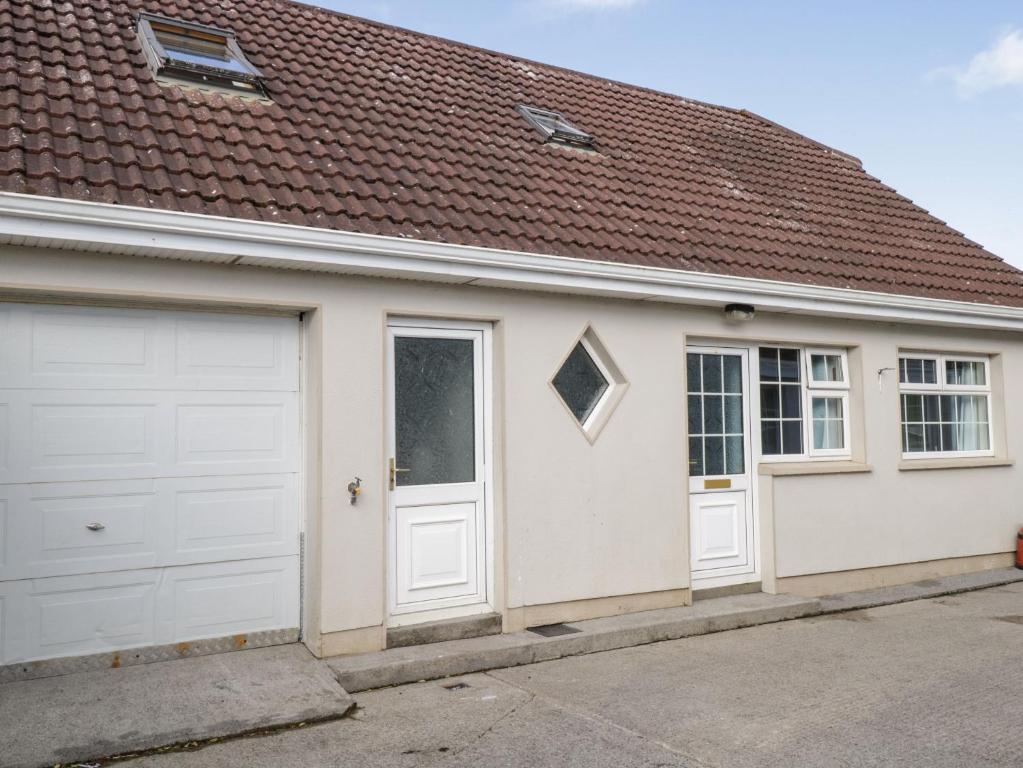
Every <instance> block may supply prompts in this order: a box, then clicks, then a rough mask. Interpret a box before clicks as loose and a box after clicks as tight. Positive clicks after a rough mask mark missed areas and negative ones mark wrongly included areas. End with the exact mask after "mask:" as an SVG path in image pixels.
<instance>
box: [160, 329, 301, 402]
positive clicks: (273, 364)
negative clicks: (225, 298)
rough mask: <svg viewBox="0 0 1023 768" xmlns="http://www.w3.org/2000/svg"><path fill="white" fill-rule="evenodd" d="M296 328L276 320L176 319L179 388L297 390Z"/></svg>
mask: <svg viewBox="0 0 1023 768" xmlns="http://www.w3.org/2000/svg"><path fill="white" fill-rule="evenodd" d="M297 359H298V332H297V328H296V324H294V323H288V324H282V323H281V322H280V318H259V317H231V318H222V319H214V320H211V319H208V318H203V320H202V321H196V320H194V319H178V320H177V321H176V326H175V361H176V367H175V375H176V377H177V379H178V386H179V387H180V388H195V389H204V390H209V389H243V390H245V389H255V390H263V391H266V390H282V391H297V390H298V367H297V366H296V365H295V360H297Z"/></svg>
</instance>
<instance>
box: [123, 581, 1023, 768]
mask: <svg viewBox="0 0 1023 768" xmlns="http://www.w3.org/2000/svg"><path fill="white" fill-rule="evenodd" d="M356 699H357V701H358V702H359V704H360V705H361V708H360V709H359V711H358V712H357V714H356V716H355V717H354V718H350V719H347V720H344V721H340V722H335V723H330V724H325V725H320V726H312V727H308V728H302V729H298V730H294V731H289V732H283V733H279V734H275V735H271V736H264V737H259V738H247V739H239V740H235V741H230V742H225V743H222V744H217V745H213V746H210V747H206V748H204V749H201V750H197V751H193V752H178V753H174V754H166V755H161V756H154V757H148V758H144V759H139V760H134V761H127V762H119V763H118V765H121V766H130V767H131V768H142V766H148V767H149V768H170V767H171V766H185V767H186V768H200V767H203V768H207V767H209V768H213V767H214V766H218V767H219V766H254V765H257V766H272V765H287V766H358V767H359V768H363V767H366V768H369V767H371V766H388V767H390V766H559V767H561V766H615V767H621V766H728V767H729V768H731V767H732V766H779V767H784V768H793V767H794V766H879V765H886V766H887V765H891V766H895V765H898V766H927V767H928V768H937V767H939V766H965V767H968V768H985V767H986V766H1014V767H1018V766H1021V765H1023V584H1013V585H1009V586H1004V587H998V588H994V589H988V590H984V591H981V592H972V593H968V594H962V595H957V596H952V597H943V598H936V599H932V600H925V601H918V602H912V603H903V604H900V605H892V606H887V607H883V608H874V609H870V610H865V611H856V612H852V613H845V614H836V615H831V616H825V617H818V618H811V619H802V620H798V621H790V622H785V623H781V624H771V625H765V626H760V627H753V628H750V629H744V630H737V631H732V632H724V633H720V634H715V635H705V636H701V637H694V638H688V639H685V640H676V641H672V642H666V643H659V644H656V645H647V646H641V647H637V648H628V649H624V650H619V651H610V652H607V653H599V654H593V655H590V656H579V657H573V658H566V659H561V660H558V661H550V662H544V663H542V664H535V665H532V666H526V667H517V668H514V669H507V670H499V671H496V672H492V673H487V674H478V675H468V676H466V677H462V678H454V679H450V680H444V681H439V682H429V683H419V684H415V685H408V686H402V687H399V688H391V689H387V690H380V691H371V692H366V693H362V694H359V695H357V696H356Z"/></svg>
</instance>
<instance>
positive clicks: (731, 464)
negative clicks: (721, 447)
mask: <svg viewBox="0 0 1023 768" xmlns="http://www.w3.org/2000/svg"><path fill="white" fill-rule="evenodd" d="M745 464H746V457H745V456H744V455H743V444H742V435H733V436H731V437H726V438H725V474H728V475H741V474H742V473H743V472H745V471H746V467H745Z"/></svg>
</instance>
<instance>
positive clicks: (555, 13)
mask: <svg viewBox="0 0 1023 768" xmlns="http://www.w3.org/2000/svg"><path fill="white" fill-rule="evenodd" d="M310 1H311V2H314V3H315V4H318V5H323V6H326V7H329V8H334V9H336V10H339V11H344V12H346V13H352V14H355V15H357V16H365V17H368V18H372V19H377V20H380V21H384V22H387V23H389V24H395V25H397V26H402V27H408V28H410V29H415V30H419V31H422V32H428V33H431V34H435V35H440V36H443V37H448V38H452V39H455V40H460V41H463V42H467V43H472V44H474V45H479V46H482V47H485V48H491V49H494V50H498V51H503V52H507V53H512V54H515V55H519V56H524V57H527V58H530V59H536V60H539V61H543V62H548V63H551V64H557V65H559V66H563V67H569V68H571V69H578V70H581V71H583V72H589V73H592V74H596V75H601V76H604V77H609V78H613V79H616V80H623V81H625V82H629V83H635V84H638V85H644V86H648V87H651V88H656V89H659V90H663V91H669V92H671V93H677V94H680V95H683V96H689V97H691V98H695V99H700V100H703V101H710V102H713V103H716V104H725V105H728V106H734V107H745V108H747V109H750V110H752V111H754V112H758V113H760V114H761V115H764V116H765V117H768V118H770V119H772V120H775V121H776V122H779V123H782V124H784V125H786V126H788V127H790V128H793V129H794V130H797V131H800V132H801V133H805V134H807V135H809V136H811V137H813V138H814V139H817V140H818V141H822V142H824V143H825V144H829V145H831V146H834V147H836V148H838V149H841V150H844V151H846V152H849V153H851V154H854V155H856V156H857V157H859V158H861V159H862V160H863V164H864V166H865V168H866V169H867V171H868V172H870V173H871V174H873V175H875V176H878V177H879V178H881V179H882V180H883V181H884V182H885V183H887V184H889V185H891V186H893V187H895V188H896V189H898V190H899V191H900V192H901V193H902V194H904V195H906V196H908V197H910V198H912V199H913V200H915V201H916V202H917V203H918V204H919V205H921V206H923V207H924V208H926V209H928V210H930V211H931V212H932V213H934V214H935V215H936V216H938V217H939V218H941V219H943V220H945V221H947V222H948V223H949V224H951V225H952V226H953V227H955V228H956V229H958V230H960V231H961V232H964V233H965V234H966V235H967V236H968V237H970V238H971V239H973V240H976V241H977V242H979V243H981V244H982V245H984V246H986V247H987V248H989V249H990V250H992V251H993V252H994V253H996V254H998V255H999V256H1002V257H1003V258H1004V259H1006V260H1007V261H1010V262H1012V263H1013V264H1015V265H1017V266H1019V267H1021V268H1023V2H1020V0H1012V1H1010V0H984V1H983V2H966V1H965V0H929V1H928V2H926V3H924V2H917V1H914V0H856V2H847V3H839V2H823V1H821V0H775V2H770V3H768V2H755V1H753V0H730V1H729V2H712V1H710V0H701V1H699V2H698V1H697V0H506V1H505V2H495V1H493V0H476V1H475V2H468V1H467V0H430V1H429V2H426V1H424V0H310Z"/></svg>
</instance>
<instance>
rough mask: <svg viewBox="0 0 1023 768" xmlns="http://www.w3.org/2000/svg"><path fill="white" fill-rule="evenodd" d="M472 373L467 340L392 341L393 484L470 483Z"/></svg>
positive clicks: (473, 447)
mask: <svg viewBox="0 0 1023 768" xmlns="http://www.w3.org/2000/svg"><path fill="white" fill-rule="evenodd" d="M474 370H475V366H474V345H473V342H472V341H471V340H469V339H433V338H414V337H406V336H399V337H397V338H396V339H395V340H394V418H395V425H394V426H395V443H396V452H395V460H396V463H397V465H398V466H399V467H403V468H407V469H409V470H410V471H409V472H402V473H399V474H398V476H397V482H398V485H433V484H436V483H468V482H472V481H473V480H475V478H476V430H475V415H476V410H475V399H474V395H475V392H474V386H473V376H474Z"/></svg>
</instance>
